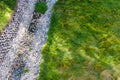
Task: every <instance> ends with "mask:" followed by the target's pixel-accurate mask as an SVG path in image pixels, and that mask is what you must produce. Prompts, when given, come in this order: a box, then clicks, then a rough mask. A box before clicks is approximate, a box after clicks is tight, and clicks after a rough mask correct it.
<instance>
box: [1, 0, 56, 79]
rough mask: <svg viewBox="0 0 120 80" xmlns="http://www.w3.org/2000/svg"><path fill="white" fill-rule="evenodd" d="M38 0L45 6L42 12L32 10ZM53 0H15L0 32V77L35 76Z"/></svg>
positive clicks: (33, 77) (22, 77)
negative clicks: (11, 12)
mask: <svg viewBox="0 0 120 80" xmlns="http://www.w3.org/2000/svg"><path fill="white" fill-rule="evenodd" d="M41 1H46V3H47V6H48V9H47V11H46V13H45V14H40V13H37V12H36V11H35V10H34V6H35V4H36V3H37V2H41ZM56 1H57V0H18V4H17V8H16V11H15V14H14V15H13V18H12V20H11V22H10V23H9V24H8V26H7V27H6V29H5V30H4V32H3V33H2V35H1V36H0V80H37V77H38V74H39V69H40V68H39V65H40V62H41V56H42V55H41V49H42V47H43V45H44V44H45V42H46V39H47V31H48V29H49V24H50V17H51V11H52V7H53V5H54V4H55V2H56ZM30 29H31V30H32V31H31V30H30Z"/></svg>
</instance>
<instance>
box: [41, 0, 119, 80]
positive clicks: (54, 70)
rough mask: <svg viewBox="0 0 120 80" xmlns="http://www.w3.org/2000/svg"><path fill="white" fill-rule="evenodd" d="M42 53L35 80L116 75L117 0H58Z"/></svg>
mask: <svg viewBox="0 0 120 80" xmlns="http://www.w3.org/2000/svg"><path fill="white" fill-rule="evenodd" d="M42 55H43V57H42V58H43V62H42V64H41V66H40V67H41V68H40V75H39V80H106V79H105V77H108V76H109V75H110V76H111V78H114V79H117V78H118V77H119V74H120V71H119V70H120V66H119V64H120V1H119V0H58V2H57V3H56V5H55V6H54V9H53V14H52V18H51V25H50V30H49V32H48V40H47V43H46V45H45V47H44V48H43V50H42ZM110 76H109V77H110ZM111 80H112V79H111Z"/></svg>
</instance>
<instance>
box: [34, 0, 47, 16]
mask: <svg viewBox="0 0 120 80" xmlns="http://www.w3.org/2000/svg"><path fill="white" fill-rule="evenodd" d="M35 10H36V11H37V12H39V13H42V14H44V13H45V12H46V10H47V5H46V3H45V2H39V3H37V4H36V5H35Z"/></svg>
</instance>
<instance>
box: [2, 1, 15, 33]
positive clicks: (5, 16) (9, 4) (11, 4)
mask: <svg viewBox="0 0 120 80" xmlns="http://www.w3.org/2000/svg"><path fill="white" fill-rule="evenodd" d="M16 2H17V0H0V32H1V31H2V30H3V29H4V27H5V26H6V25H7V24H8V22H9V20H10V18H11V16H12V14H13V12H14V9H15V7H16Z"/></svg>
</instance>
